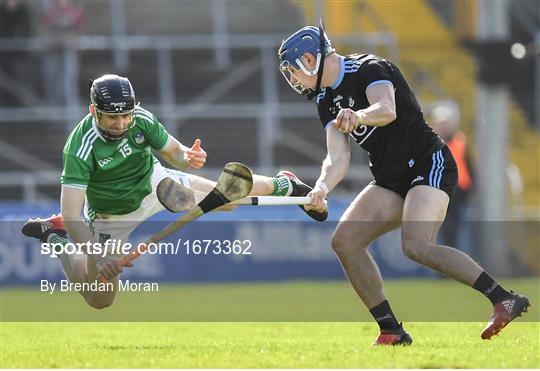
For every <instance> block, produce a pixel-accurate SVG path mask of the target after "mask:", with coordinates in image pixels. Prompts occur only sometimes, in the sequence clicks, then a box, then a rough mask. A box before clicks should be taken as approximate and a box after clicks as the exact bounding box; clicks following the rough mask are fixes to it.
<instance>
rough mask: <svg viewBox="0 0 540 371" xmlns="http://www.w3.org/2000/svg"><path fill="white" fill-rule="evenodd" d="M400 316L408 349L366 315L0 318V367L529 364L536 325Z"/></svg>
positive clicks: (535, 348)
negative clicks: (499, 329) (491, 330)
mask: <svg viewBox="0 0 540 371" xmlns="http://www.w3.org/2000/svg"><path fill="white" fill-rule="evenodd" d="M482 327H483V324H481V323H409V324H407V329H408V330H409V331H410V332H411V333H412V335H413V337H414V341H415V342H414V344H413V345H412V346H411V347H406V348H405V347H384V348H382V347H379V348H374V347H371V346H370V343H371V341H372V340H373V338H374V337H375V336H376V335H377V326H376V325H372V324H366V323H332V322H330V323H329V322H320V323H318V322H312V323H294V322H291V323H221V322H217V323H216V322H212V323H161V322H159V323H120V324H117V323H71V322H69V323H4V324H3V325H2V356H1V364H2V367H3V368H20V367H24V368H43V367H47V368H58V367H60V368H199V367H201V368H230V367H241V368H277V367H279V368H282V367H285V368H440V367H444V368H471V367H473V368H524V367H526V368H538V367H540V359H539V354H540V352H539V341H538V336H539V330H540V328H539V325H538V323H534V324H532V323H512V324H511V325H510V326H509V327H508V328H506V329H505V330H504V332H503V333H502V334H501V335H500V336H498V337H497V338H496V339H494V340H492V341H482V340H480V336H479V333H480V331H481V329H482Z"/></svg>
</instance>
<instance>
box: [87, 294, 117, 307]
mask: <svg viewBox="0 0 540 371" xmlns="http://www.w3.org/2000/svg"><path fill="white" fill-rule="evenodd" d="M84 300H86V303H87V304H88V305H90V306H91V307H92V308H95V309H104V308H107V307H110V306H111V305H112V304H113V303H114V296H113V297H110V296H105V297H96V296H87V297H85V298H84Z"/></svg>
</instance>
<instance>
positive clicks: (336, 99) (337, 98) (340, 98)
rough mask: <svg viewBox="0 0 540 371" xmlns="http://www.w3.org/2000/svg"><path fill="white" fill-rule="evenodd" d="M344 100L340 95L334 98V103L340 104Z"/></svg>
mask: <svg viewBox="0 0 540 371" xmlns="http://www.w3.org/2000/svg"><path fill="white" fill-rule="evenodd" d="M342 99H343V97H342V96H341V95H340V94H338V96H337V97H335V98H334V103H336V102H339V101H340V100H342Z"/></svg>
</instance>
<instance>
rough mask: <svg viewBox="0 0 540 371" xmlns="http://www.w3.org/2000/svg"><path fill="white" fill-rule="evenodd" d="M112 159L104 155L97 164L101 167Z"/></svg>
mask: <svg viewBox="0 0 540 371" xmlns="http://www.w3.org/2000/svg"><path fill="white" fill-rule="evenodd" d="M112 160H113V158H112V157H105V158H103V159H101V160H99V161H98V165H99V167H103V166H105V165H107V164H108V163H109V162H111V161H112Z"/></svg>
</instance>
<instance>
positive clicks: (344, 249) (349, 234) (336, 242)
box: [331, 227, 362, 256]
mask: <svg viewBox="0 0 540 371" xmlns="http://www.w3.org/2000/svg"><path fill="white" fill-rule="evenodd" d="M331 243H332V248H333V249H334V251H335V252H336V254H337V255H338V256H339V255H343V254H347V253H350V252H352V251H354V250H356V249H358V248H359V247H360V248H361V247H362V246H361V245H362V243H361V241H360V239H359V238H358V236H357V235H356V233H353V231H351V230H348V229H347V228H339V227H338V229H336V231H335V232H334V234H333V235H332V240H331Z"/></svg>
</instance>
